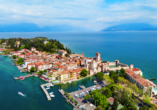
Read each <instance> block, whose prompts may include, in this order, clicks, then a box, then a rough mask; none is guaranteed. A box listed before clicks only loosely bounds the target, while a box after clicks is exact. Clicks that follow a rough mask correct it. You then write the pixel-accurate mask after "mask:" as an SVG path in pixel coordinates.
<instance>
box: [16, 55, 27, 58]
mask: <svg viewBox="0 0 157 110" xmlns="http://www.w3.org/2000/svg"><path fill="white" fill-rule="evenodd" d="M17 57H20V58H24V57H25V55H24V54H18V55H17Z"/></svg>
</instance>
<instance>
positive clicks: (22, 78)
mask: <svg viewBox="0 0 157 110" xmlns="http://www.w3.org/2000/svg"><path fill="white" fill-rule="evenodd" d="M32 76H36V74H30V75H26V76H20V77H15V78H14V79H15V80H18V79H21V80H24V79H25V78H28V77H32Z"/></svg>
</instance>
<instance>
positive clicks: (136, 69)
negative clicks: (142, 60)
mask: <svg viewBox="0 0 157 110" xmlns="http://www.w3.org/2000/svg"><path fill="white" fill-rule="evenodd" d="M130 68H131V70H132V71H133V72H134V73H136V74H138V75H140V76H142V75H143V73H142V71H141V70H140V69H138V68H134V65H133V64H131V65H130Z"/></svg>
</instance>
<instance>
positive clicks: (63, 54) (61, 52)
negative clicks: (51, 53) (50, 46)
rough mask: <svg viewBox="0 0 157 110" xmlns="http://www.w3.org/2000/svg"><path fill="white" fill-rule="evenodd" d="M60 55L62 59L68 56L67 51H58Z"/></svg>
mask: <svg viewBox="0 0 157 110" xmlns="http://www.w3.org/2000/svg"><path fill="white" fill-rule="evenodd" d="M58 54H60V55H61V57H64V56H65V55H66V54H67V52H66V51H65V50H58Z"/></svg>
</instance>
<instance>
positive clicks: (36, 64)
mask: <svg viewBox="0 0 157 110" xmlns="http://www.w3.org/2000/svg"><path fill="white" fill-rule="evenodd" d="M35 65H43V63H41V62H39V63H35Z"/></svg>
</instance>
